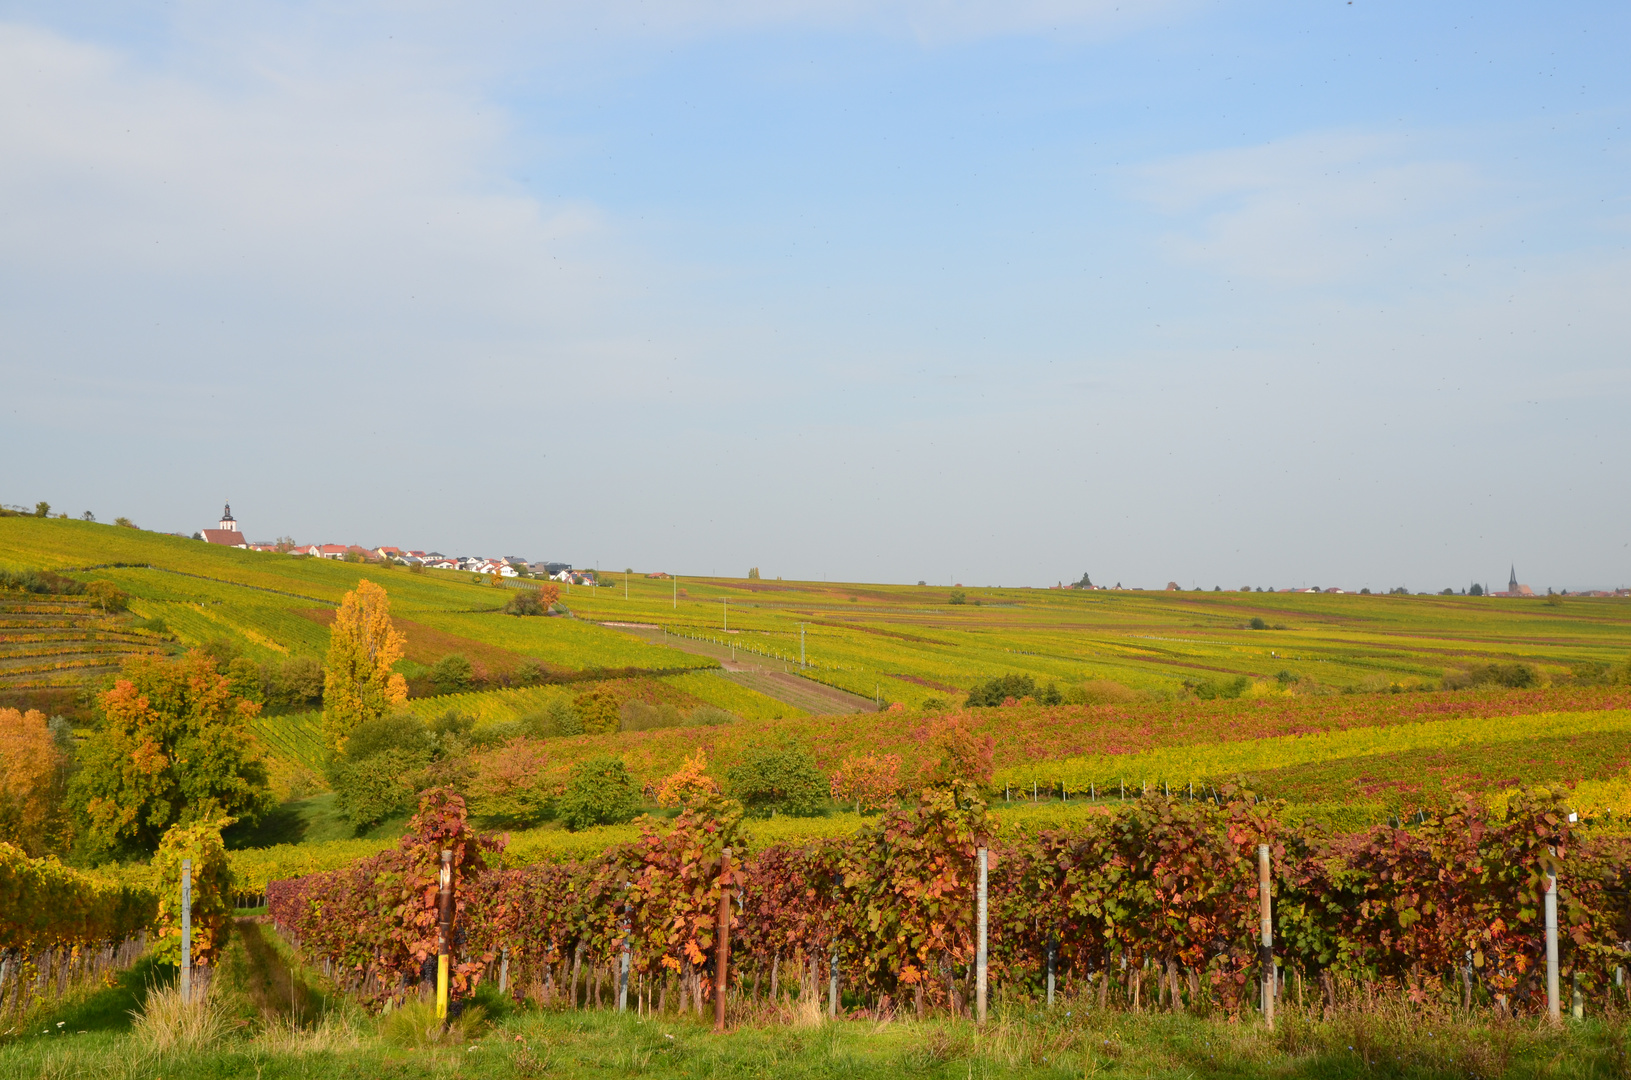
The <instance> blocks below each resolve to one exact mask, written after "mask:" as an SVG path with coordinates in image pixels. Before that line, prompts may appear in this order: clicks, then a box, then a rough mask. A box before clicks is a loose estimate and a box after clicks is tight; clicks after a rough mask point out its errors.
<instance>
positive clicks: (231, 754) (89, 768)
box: [68, 651, 277, 855]
mask: <svg viewBox="0 0 1631 1080" xmlns="http://www.w3.org/2000/svg"><path fill="white" fill-rule="evenodd" d="M99 706H100V710H101V713H102V716H101V720H100V722H99V723H98V725H97V728H96V730H95V731H94V732H93V733H92V734H91V736H90V738H89V739H87V740H86V742H85V744H84V746H83V747H81V749H80V751H79V755H78V769H77V771H76V772H75V774H74V777H73V779H72V781H71V782H70V784H69V792H68V801H69V805H70V806H71V807H72V808H73V810H74V812H75V814H76V816H78V817H79V819H80V821H81V827H82V828H81V832H82V837H83V843H84V844H85V848H86V852H87V854H90V855H120V854H129V853H135V852H139V851H145V852H151V851H153V850H155V849H156V848H157V847H158V843H159V840H160V838H161V837H163V835H164V834H165V832H167V831H168V830H169V829H170V828H171V827H172V826H175V825H191V824H194V823H196V822H200V821H217V820H220V819H222V818H228V817H230V818H235V819H237V820H239V821H242V822H244V823H245V824H247V825H254V824H255V823H256V822H257V821H259V819H260V817H261V815H262V814H264V813H266V812H267V811H268V810H270V809H271V808H272V807H273V806H275V805H276V803H277V800H276V799H275V798H274V797H273V796H272V793H271V791H270V790H269V786H268V782H267V774H266V766H265V764H264V762H263V761H262V760H261V756H260V751H259V747H258V746H257V744H256V742H255V739H254V737H253V736H252V735H251V734H250V733H249V730H248V728H247V726H246V721H248V720H249V719H250V718H252V717H254V716H255V715H256V714H257V713H258V712H259V711H260V706H258V705H256V704H255V703H254V702H252V701H245V700H244V699H243V698H242V697H239V696H238V695H236V694H234V693H233V692H232V688H231V685H230V682H229V681H228V679H227V677H226V676H225V675H222V674H220V673H219V672H217V671H216V670H215V665H214V663H213V662H212V661H211V660H210V658H209V657H208V656H206V655H204V654H203V653H202V652H198V651H194V652H191V653H188V654H187V655H186V656H184V657H182V658H181V659H179V660H168V659H165V658H162V657H138V658H135V659H133V660H130V661H129V662H127V663H126V665H125V669H124V671H123V672H122V673H121V675H120V677H119V679H118V680H117V681H116V682H115V683H114V686H113V689H112V690H109V691H107V692H106V693H104V694H102V695H101V697H100V698H99Z"/></svg>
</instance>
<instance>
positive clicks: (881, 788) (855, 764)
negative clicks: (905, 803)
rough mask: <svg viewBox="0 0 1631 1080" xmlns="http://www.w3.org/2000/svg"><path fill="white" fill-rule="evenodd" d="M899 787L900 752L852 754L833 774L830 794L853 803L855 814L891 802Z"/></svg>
mask: <svg viewBox="0 0 1631 1080" xmlns="http://www.w3.org/2000/svg"><path fill="white" fill-rule="evenodd" d="M902 788H903V785H902V783H901V779H900V755H899V754H884V755H882V756H881V757H880V756H878V755H874V754H865V755H862V754H851V755H850V756H849V757H847V758H845V759H844V762H843V764H841V765H840V766H838V771H837V772H835V773H833V775H832V785H831V790H832V797H833V798H834V799H836V800H837V801H839V802H843V803H851V802H852V803H854V804H855V812H856V813H858V814H865V813H872V812H874V811H878V810H882V809H885V808H886V807H889V806H892V805H894V803H895V801H896V800H897V799H899V798H900V795H901V792H902Z"/></svg>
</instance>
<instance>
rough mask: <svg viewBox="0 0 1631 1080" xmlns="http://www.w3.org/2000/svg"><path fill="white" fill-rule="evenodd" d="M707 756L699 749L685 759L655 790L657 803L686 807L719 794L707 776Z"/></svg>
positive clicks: (711, 779)
mask: <svg viewBox="0 0 1631 1080" xmlns="http://www.w3.org/2000/svg"><path fill="white" fill-rule="evenodd" d="M707 768H708V755H707V754H705V753H704V752H703V751H702V750H701V749H698V750H697V752H696V754H695V755H694V756H692V757H688V758H686V759H685V763H684V764H683V765H681V766H680V767H679V769H678V771H676V772H675V773H674V774H673V775H672V776H670V777H668V778H667V779H665V780H664V781H663V782H662V784H660V785H659V786H658V788H657V802H658V804H659V805H662V806H688V805H690V804H691V803H692V802H695V801H696V800H698V799H702V798H706V797H708V796H710V795H717V794H719V785H718V784H716V783H714V780H713V778H712V777H710V776H708V775H707V772H706V770H707Z"/></svg>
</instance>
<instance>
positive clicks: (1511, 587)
mask: <svg viewBox="0 0 1631 1080" xmlns="http://www.w3.org/2000/svg"><path fill="white" fill-rule="evenodd" d="M221 527H222V528H223V529H224V528H226V526H225V525H223V526H221ZM1506 591H1507V594H1508V595H1510V596H1516V595H1518V564H1517V563H1513V564H1512V580H1511V581H1508V582H1507V583H1506Z"/></svg>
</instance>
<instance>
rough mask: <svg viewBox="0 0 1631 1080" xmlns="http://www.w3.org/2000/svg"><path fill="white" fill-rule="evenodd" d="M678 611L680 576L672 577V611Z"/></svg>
mask: <svg viewBox="0 0 1631 1080" xmlns="http://www.w3.org/2000/svg"><path fill="white" fill-rule="evenodd" d="M679 609H680V576H679V575H678V574H675V575H674V610H675V611H678V610H679Z"/></svg>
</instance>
